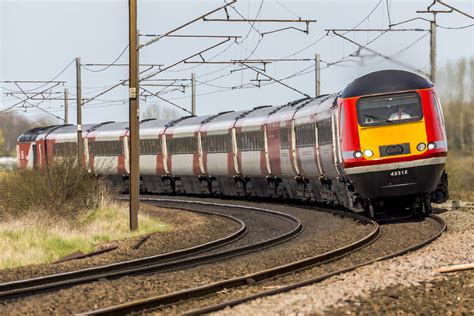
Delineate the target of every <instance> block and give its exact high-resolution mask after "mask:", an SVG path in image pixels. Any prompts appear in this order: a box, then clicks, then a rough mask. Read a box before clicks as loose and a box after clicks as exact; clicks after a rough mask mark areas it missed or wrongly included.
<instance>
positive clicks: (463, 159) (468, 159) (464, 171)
mask: <svg viewBox="0 0 474 316" xmlns="http://www.w3.org/2000/svg"><path fill="white" fill-rule="evenodd" d="M446 171H447V172H448V181H449V196H450V198H451V199H452V200H462V201H474V155H473V154H471V155H461V154H456V153H450V154H449V156H448V163H447V165H446Z"/></svg>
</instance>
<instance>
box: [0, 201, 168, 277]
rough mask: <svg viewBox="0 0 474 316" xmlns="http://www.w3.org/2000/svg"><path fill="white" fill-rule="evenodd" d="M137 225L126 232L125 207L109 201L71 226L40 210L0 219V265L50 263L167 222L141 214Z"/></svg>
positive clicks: (163, 228)
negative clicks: (14, 217) (39, 211)
mask: <svg viewBox="0 0 474 316" xmlns="http://www.w3.org/2000/svg"><path fill="white" fill-rule="evenodd" d="M139 225H140V228H139V230H138V231H136V232H130V231H129V228H128V208H127V206H126V205H124V204H118V203H109V204H108V205H105V206H104V207H101V208H98V209H95V210H92V211H89V212H86V213H85V214H84V215H83V216H82V217H80V218H78V221H77V222H75V223H74V225H73V226H74V227H71V225H70V224H69V223H66V222H61V221H59V222H58V221H57V220H52V219H51V218H50V217H48V216H43V215H42V214H41V213H36V214H34V215H30V216H29V217H23V218H19V219H18V218H17V219H15V220H12V219H10V220H6V221H4V222H1V223H0V253H1V254H2V256H1V259H0V269H5V268H13V267H18V266H24V265H29V264H39V263H50V262H53V261H56V260H58V259H59V258H61V257H64V256H65V255H68V254H70V253H72V252H75V251H78V250H80V251H82V252H84V253H87V252H90V251H93V250H95V249H96V247H97V246H98V245H99V244H101V243H104V242H108V241H111V240H118V239H123V238H129V237H134V236H138V235H144V234H149V233H153V232H163V231H167V230H169V229H170V227H169V225H167V224H166V223H164V222H162V221H160V220H159V219H157V218H156V217H152V216H148V215H144V214H141V215H140V216H139Z"/></svg>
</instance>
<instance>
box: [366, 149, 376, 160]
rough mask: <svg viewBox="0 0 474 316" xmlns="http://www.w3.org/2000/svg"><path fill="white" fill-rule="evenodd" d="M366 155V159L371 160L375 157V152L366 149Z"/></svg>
mask: <svg viewBox="0 0 474 316" xmlns="http://www.w3.org/2000/svg"><path fill="white" fill-rule="evenodd" d="M364 155H365V156H366V157H369V158H370V157H372V156H373V155H374V152H373V151H372V150H370V149H366V150H364Z"/></svg>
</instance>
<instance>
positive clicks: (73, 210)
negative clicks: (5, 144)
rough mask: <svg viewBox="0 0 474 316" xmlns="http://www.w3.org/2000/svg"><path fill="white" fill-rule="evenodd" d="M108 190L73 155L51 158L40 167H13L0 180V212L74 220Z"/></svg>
mask: <svg viewBox="0 0 474 316" xmlns="http://www.w3.org/2000/svg"><path fill="white" fill-rule="evenodd" d="M107 193H108V191H107V188H106V186H105V184H104V183H102V182H101V181H100V180H99V179H97V178H95V177H93V176H91V175H90V174H89V173H88V172H87V170H85V169H84V168H83V167H82V166H80V165H79V164H78V163H77V159H76V158H75V157H64V158H60V159H56V160H55V161H51V162H50V163H49V164H48V167H47V168H44V169H41V170H17V171H14V172H9V173H7V174H6V175H5V176H4V177H3V178H2V179H0V215H2V217H8V216H15V217H17V216H22V215H27V214H28V213H29V212H30V211H35V212H37V211H42V212H44V213H46V214H47V215H49V216H52V217H53V218H61V219H74V218H77V216H78V215H80V214H81V213H82V211H84V210H86V209H91V208H95V207H97V206H98V205H99V203H100V202H101V200H103V198H104V195H107Z"/></svg>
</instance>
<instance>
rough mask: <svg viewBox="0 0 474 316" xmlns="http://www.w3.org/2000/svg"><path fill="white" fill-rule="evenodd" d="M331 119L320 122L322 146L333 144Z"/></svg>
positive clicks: (320, 141) (319, 132)
mask: <svg viewBox="0 0 474 316" xmlns="http://www.w3.org/2000/svg"><path fill="white" fill-rule="evenodd" d="M331 131H332V129H331V119H330V118H328V119H325V120H322V121H319V122H318V142H319V144H320V145H325V144H331V143H332V133H331Z"/></svg>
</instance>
